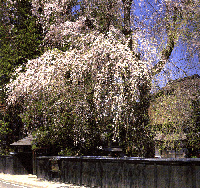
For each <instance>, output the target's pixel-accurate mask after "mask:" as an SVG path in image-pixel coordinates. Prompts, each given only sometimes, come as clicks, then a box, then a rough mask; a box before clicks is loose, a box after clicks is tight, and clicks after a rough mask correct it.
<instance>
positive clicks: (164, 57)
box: [151, 5, 177, 76]
mask: <svg viewBox="0 0 200 188" xmlns="http://www.w3.org/2000/svg"><path fill="white" fill-rule="evenodd" d="M166 11H167V16H171V15H170V11H169V7H168V5H166ZM172 12H173V19H172V24H170V22H168V23H167V25H166V32H167V36H168V40H167V46H166V48H164V49H163V50H162V52H161V60H160V61H159V62H158V63H157V64H156V65H155V66H154V67H153V68H152V70H151V73H152V76H155V75H156V74H158V73H160V72H161V71H162V70H163V67H164V66H165V64H166V63H167V61H168V60H169V58H170V56H171V54H172V51H173V49H174V46H175V38H176V31H175V24H176V21H177V9H176V7H173V10H172Z"/></svg>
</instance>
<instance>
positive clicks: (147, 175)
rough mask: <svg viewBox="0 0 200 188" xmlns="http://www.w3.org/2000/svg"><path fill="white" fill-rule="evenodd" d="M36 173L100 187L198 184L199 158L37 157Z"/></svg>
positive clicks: (119, 187)
mask: <svg viewBox="0 0 200 188" xmlns="http://www.w3.org/2000/svg"><path fill="white" fill-rule="evenodd" d="M37 176H38V177H39V178H45V179H48V180H57V181H62V182H65V183H71V184H75V185H85V186H88V187H102V188H112V187H113V188H126V187H127V188H132V187H139V188H141V187H148V188H151V187H152V188H160V187H173V188H174V187H175V188H176V187H177V188H180V187H181V188H184V187H185V188H186V187H187V188H189V187H191V188H197V187H200V159H145V158H106V157H45V156H42V157H38V158H37Z"/></svg>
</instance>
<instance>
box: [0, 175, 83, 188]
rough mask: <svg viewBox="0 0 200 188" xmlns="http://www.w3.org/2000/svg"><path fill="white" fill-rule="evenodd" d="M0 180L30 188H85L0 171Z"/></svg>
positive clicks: (34, 176)
mask: <svg viewBox="0 0 200 188" xmlns="http://www.w3.org/2000/svg"><path fill="white" fill-rule="evenodd" d="M0 180H3V181H5V182H8V183H13V184H18V185H22V186H27V187H32V188H85V187H84V186H74V185H72V184H65V183H59V182H51V181H47V180H43V179H40V178H37V176H36V175H32V174H29V175H10V174H3V173H0Z"/></svg>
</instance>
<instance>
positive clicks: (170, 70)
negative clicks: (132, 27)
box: [73, 0, 200, 87]
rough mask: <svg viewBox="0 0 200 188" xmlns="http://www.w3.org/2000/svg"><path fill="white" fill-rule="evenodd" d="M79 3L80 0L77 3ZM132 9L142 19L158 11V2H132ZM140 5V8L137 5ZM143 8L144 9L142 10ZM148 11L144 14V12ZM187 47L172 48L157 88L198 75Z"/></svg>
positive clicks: (195, 61)
mask: <svg viewBox="0 0 200 188" xmlns="http://www.w3.org/2000/svg"><path fill="white" fill-rule="evenodd" d="M78 2H80V0H79V1H78ZM133 3H134V4H133V5H132V6H133V7H134V8H135V9H134V10H133V9H132V11H134V14H136V16H138V17H139V19H143V16H144V15H145V16H146V14H148V16H149V17H150V16H151V15H152V14H153V13H154V11H157V10H158V9H159V3H160V2H159V1H157V2H156V1H155V0H144V1H137V0H135V1H133ZM139 3H141V6H140V5H139ZM144 6H145V8H144ZM79 9H80V6H79V5H77V6H76V7H74V8H73V11H75V10H79ZM146 10H147V11H148V13H147V12H145V14H144V11H146ZM186 48H187V46H186V45H185V46H184V45H183V43H181V42H179V44H178V45H177V46H176V47H175V48H174V50H173V52H172V54H171V56H170V59H169V63H168V64H167V65H166V66H165V68H164V69H163V71H162V72H161V73H160V74H159V75H158V76H157V79H158V85H159V87H163V86H165V85H166V83H167V81H168V80H169V79H170V80H171V79H172V80H174V79H178V78H180V77H185V76H191V75H193V74H199V75H200V63H199V58H198V55H197V54H194V57H193V58H190V59H189V60H188V58H187V56H188V53H187V52H186Z"/></svg>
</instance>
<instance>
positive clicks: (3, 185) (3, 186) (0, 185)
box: [0, 180, 33, 188]
mask: <svg viewBox="0 0 200 188" xmlns="http://www.w3.org/2000/svg"><path fill="white" fill-rule="evenodd" d="M0 188H33V187H27V186H23V185H19V184H14V183H9V182H6V181H3V180H0Z"/></svg>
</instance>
